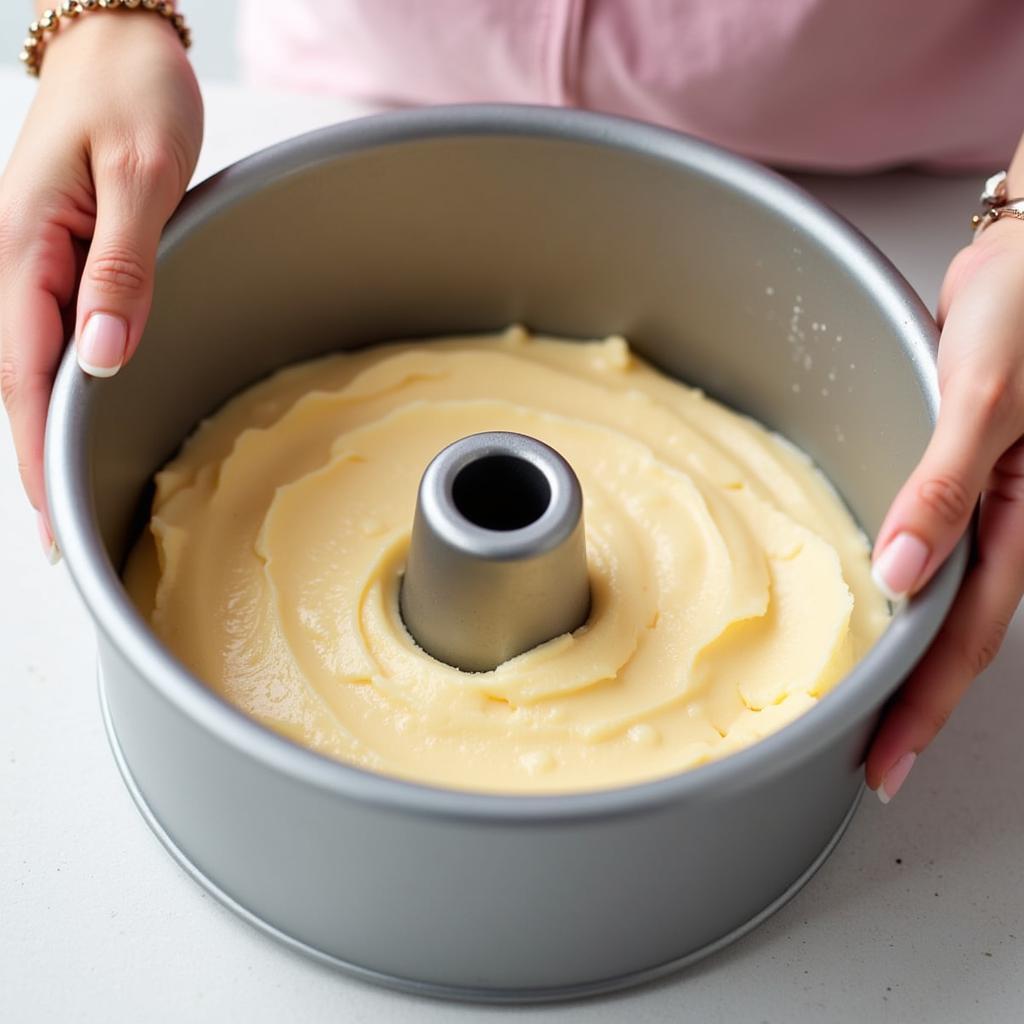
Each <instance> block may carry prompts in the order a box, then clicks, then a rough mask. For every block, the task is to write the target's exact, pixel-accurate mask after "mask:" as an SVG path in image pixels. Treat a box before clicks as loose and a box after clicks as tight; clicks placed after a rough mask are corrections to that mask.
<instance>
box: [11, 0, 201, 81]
mask: <svg viewBox="0 0 1024 1024" xmlns="http://www.w3.org/2000/svg"><path fill="white" fill-rule="evenodd" d="M117 10H122V11H131V10H140V11H152V12H153V13H154V14H159V15H160V17H161V18H165V19H166V20H167V21H169V22H170V23H171V25H172V26H173V27H174V30H175V31H176V32H177V33H178V38H179V39H180V40H181V45H182V46H184V47H185V49H186V50H187V49H188V48H189V47H190V46H191V45H192V33H191V32H190V31H189V28H188V25H186V24H185V17H184V15H181V14H178V13H177V11H175V9H174V3H173V0H63V3H61V4H59V5H58V6H57V7H54V8H52V9H50V10H45V11H43V13H42V14H41V15H40V16H39V19H38V20H37V21H33V22H32V24H31V25H29V27H28V38H27V39H26V40H25V42H24V44H23V45H22V48H21V53H20V54H19V57H20V59H21V62H22V64H24V65H25V70H26V71H27V72H28V73H29V74H30V75H32V76H33V77H37V76H38V75H39V69H40V68H41V67H42V65H43V53H44V51H45V50H46V44H47V42H48V40H49V37H50V36H52V35H53V33H54V32H56V31H57V30H58V29H59V28H60V26H61V24H62V23H63V22H65V21H74V19H75V18H77V17H78V16H79V15H82V14H88V13H90V12H91V11H117Z"/></svg>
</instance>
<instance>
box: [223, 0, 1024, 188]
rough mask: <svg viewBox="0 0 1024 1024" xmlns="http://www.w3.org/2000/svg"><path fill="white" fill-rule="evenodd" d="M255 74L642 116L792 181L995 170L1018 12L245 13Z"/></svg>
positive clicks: (281, 3)
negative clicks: (832, 173)
mask: <svg viewBox="0 0 1024 1024" xmlns="http://www.w3.org/2000/svg"><path fill="white" fill-rule="evenodd" d="M242 5H243V8H244V11H243V18H242V27H241V42H242V53H243V58H244V61H245V66H246V70H247V72H248V75H249V77H250V78H251V79H252V80H253V81H255V82H257V83H259V84H263V85H270V86H275V87H284V88H288V89H297V90H308V91H315V92H319V93H328V94H334V95H338V96H346V97H350V98H353V99H358V100H362V101H369V102H372V103H377V104H384V105H409V104H427V103H454V102H466V101H513V102H524V103H548V104H563V105H569V106H579V107H585V108H588V109H592V110H602V111H608V112H611V113H617V114H626V115H629V116H632V117H639V118H643V119H645V120H648V121H654V122H657V123H660V124H664V125H669V126H671V127H673V128H678V129H680V130H682V131H686V132H691V133H693V134H695V135H699V136H702V137H703V138H706V139H710V140H712V141H713V142H717V143H719V144H721V145H724V146H727V147H729V148H730V149H733V150H737V151H739V152H742V153H745V154H747V155H749V156H753V157H755V158H757V159H760V160H763V161H766V162H768V163H772V164H776V165H781V166H784V167H790V168H806V169H828V170H867V169H872V168H878V167H885V166H890V165H893V164H907V163H913V164H924V165H931V166H933V167H939V168H945V169H950V170H952V169H958V168H963V169H978V170H984V171H992V170H996V169H998V168H1000V167H1003V166H1005V165H1006V164H1007V163H1008V162H1009V159H1010V157H1011V155H1012V153H1013V149H1014V147H1015V145H1016V143H1017V141H1018V140H1019V138H1020V136H1021V133H1022V132H1024V0H332V2H331V3H323V2H320V0H242Z"/></svg>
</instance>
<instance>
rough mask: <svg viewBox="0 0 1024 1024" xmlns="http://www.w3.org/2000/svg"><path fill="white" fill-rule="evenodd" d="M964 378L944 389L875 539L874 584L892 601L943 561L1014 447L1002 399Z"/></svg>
mask: <svg viewBox="0 0 1024 1024" xmlns="http://www.w3.org/2000/svg"><path fill="white" fill-rule="evenodd" d="M969 378H970V375H969V374H966V373H962V374H961V375H960V381H961V383H957V384H952V383H951V386H949V387H948V388H947V390H946V393H945V394H944V395H943V399H942V409H941V413H940V415H939V421H938V423H937V425H936V427H935V432H934V434H933V435H932V438H931V441H930V442H929V444H928V447H927V449H926V450H925V453H924V455H923V457H922V458H921V461H920V462H919V463H918V465H917V467H916V468H915V469H914V471H913V473H912V474H911V475H910V478H909V479H908V480H907V482H906V483H905V484H904V485H903V487H902V488H901V490H900V492H899V494H897V496H896V498H895V500H894V501H893V503H892V506H891V507H890V509H889V512H888V514H887V515H886V518H885V522H884V523H883V524H882V528H881V530H880V531H879V534H878V539H877V541H876V543H875V553H874V559H875V561H874V577H875V582H876V583H877V584H878V586H879V587H880V588H881V589H882V590H883V591H884V592H885V593H886V595H887V596H888V597H889V598H890V599H891V600H894V601H896V600H900V599H901V598H903V597H906V596H907V595H908V594H913V593H915V592H916V591H917V590H919V589H920V588H921V587H922V586H924V584H925V583H927V581H928V580H929V579H930V578H931V576H932V575H933V574H934V572H935V570H936V569H937V568H938V567H939V566H940V565H941V564H942V562H943V561H944V560H945V559H946V557H947V556H948V555H949V553H950V551H952V549H953V547H954V545H955V544H956V542H957V540H958V539H959V538H960V536H961V535H962V534H963V532H964V531H965V529H966V528H967V524H968V522H969V520H970V517H971V513H972V512H973V510H974V507H975V505H976V504H977V502H978V497H979V495H980V494H981V491H982V488H983V487H984V486H985V484H986V482H987V479H988V475H989V472H990V471H991V468H992V466H993V465H994V463H995V461H996V459H997V458H998V457H999V455H1000V453H1001V452H1002V451H1004V450H1005V449H1006V447H1007V446H1008V445H1009V444H1010V443H1011V442H1012V440H1013V438H1012V437H1008V436H1006V435H1007V429H1008V427H1007V425H1006V424H1004V423H1003V422H1001V416H1000V413H999V411H998V408H997V407H998V405H999V403H1000V402H1001V400H1002V399H1001V395H1000V394H998V393H997V392H996V391H994V390H993V391H992V392H989V391H988V390H986V387H985V385H984V384H983V383H981V382H978V381H975V380H974V379H969Z"/></svg>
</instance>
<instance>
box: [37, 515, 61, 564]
mask: <svg viewBox="0 0 1024 1024" xmlns="http://www.w3.org/2000/svg"><path fill="white" fill-rule="evenodd" d="M36 525H37V526H38V527H39V543H40V544H42V546H43V554H44V555H46V560H47V561H48V562H49V563H50V565H56V564H57V563H58V562H59V561H60V548H59V547H57V542H56V541H55V540H54V539H53V534H52V533H50V528H49V526H47V525H46V520H45V519H44V518H43V515H42V513H41V512H37V513H36Z"/></svg>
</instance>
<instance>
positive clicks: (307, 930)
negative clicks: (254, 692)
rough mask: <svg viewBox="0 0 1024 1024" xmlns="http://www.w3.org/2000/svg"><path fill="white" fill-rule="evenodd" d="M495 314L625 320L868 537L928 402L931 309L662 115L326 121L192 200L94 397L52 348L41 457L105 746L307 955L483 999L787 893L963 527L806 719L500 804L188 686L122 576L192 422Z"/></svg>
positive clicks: (835, 806)
mask: <svg viewBox="0 0 1024 1024" xmlns="http://www.w3.org/2000/svg"><path fill="white" fill-rule="evenodd" d="M512 322H522V323H525V324H527V325H528V326H530V327H531V328H534V329H536V330H538V331H544V332H550V333H554V334H563V335H570V336H576V337H596V336H603V335H607V334H609V333H614V332H619V333H622V334H624V335H626V336H627V337H628V338H629V339H630V340H631V342H632V343H633V344H634V346H635V348H636V349H637V350H638V351H639V352H640V353H641V354H643V355H644V356H646V357H647V358H648V359H650V360H652V361H653V362H655V363H656V364H657V365H659V366H660V367H661V368H662V369H664V370H666V371H667V372H669V373H671V374H673V375H676V376H678V377H680V378H681V379H684V380H686V381H688V382H690V383H693V384H697V385H699V386H701V387H703V388H705V389H706V390H707V391H708V392H709V393H711V394H713V395H715V396H716V397H719V398H721V399H723V400H725V401H726V402H729V403H731V404H732V405H734V406H736V407H737V408H740V409H743V410H745V411H746V412H748V413H750V414H751V415H753V416H755V417H757V418H758V419H760V420H762V421H763V422H765V423H767V424H768V425H769V426H770V427H772V428H774V429H777V430H780V431H781V432H783V433H784V434H785V435H786V436H788V437H790V438H791V439H792V440H793V441H795V442H796V443H797V444H799V445H801V446H802V447H803V448H804V449H805V450H806V451H808V452H809V453H810V454H811V455H812V456H813V457H814V458H815V459H816V460H817V462H818V463H819V464H820V465H821V466H822V467H824V469H825V470H826V472H827V473H828V474H829V475H830V477H831V478H832V480H833V481H834V482H835V484H836V486H837V487H838V488H839V490H840V492H841V493H842V495H843V497H844V498H845V500H846V501H847V503H848V504H849V506H850V507H851V509H852V510H853V512H854V514H855V515H856V516H857V518H858V519H859V521H860V522H861V523H862V524H863V525H864V527H865V529H867V530H868V531H869V532H871V531H874V530H875V529H877V527H878V525H879V523H880V522H881V518H882V516H883V514H884V512H885V508H886V506H887V503H888V501H889V500H890V498H891V496H892V495H893V494H894V493H895V491H896V490H897V488H898V486H899V485H900V483H901V482H902V480H903V478H904V476H905V475H906V474H907V473H908V472H909V470H910V469H911V468H912V466H913V465H914V463H915V461H916V459H917V457H918V455H919V453H920V452H921V450H922V449H923V447H924V444H925V442H926V440H927V438H928V436H929V433H930V430H931V426H932V423H933V421H934V416H935V411H936V407H937V389H936V381H935V371H934V346H935V340H936V330H935V326H934V324H933V322H932V320H931V318H930V316H929V314H928V312H927V310H926V309H925V308H924V306H923V305H922V304H921V302H920V301H919V300H918V298H917V297H916V296H915V295H914V294H913V293H912V291H911V289H910V288H909V286H908V285H907V284H906V282H905V281H904V280H903V279H902V278H901V277H900V276H899V274H898V273H897V272H896V271H895V269H894V268H893V267H892V266H891V265H890V264H889V263H888V262H887V261H886V260H885V259H884V258H883V257H882V256H881V255H880V254H879V253H878V252H877V251H876V250H875V249H873V248H872V246H871V245H870V244H869V243H867V242H866V241H865V240H864V239H863V238H862V237H861V236H859V235H858V234H857V233H856V232H855V231H854V230H853V229H851V228H850V227H849V226H848V225H847V224H846V223H844V222H843V221H842V220H840V219H839V218H838V217H836V216H835V215H833V214H832V213H830V212H829V211H827V210H826V209H825V208H823V207H822V206H821V205H820V204H818V203H817V202H816V201H814V200H813V199H811V198H810V197H809V196H807V195H806V194H805V193H803V192H802V191H800V190H799V189H797V188H796V187H794V186H793V185H791V184H789V183H788V182H786V181H784V180H783V179H782V178H780V177H778V176H776V175H774V174H772V173H771V172H769V171H766V170H764V169H763V168H761V167H758V166H756V165H754V164H751V163H749V162H746V161H744V160H741V159H738V158H736V157H734V156H731V155H729V154H727V153H725V152H723V151H722V150H719V149H717V148H715V147H712V146H710V145H707V144H705V143H702V142H699V141H696V140H694V139H690V138H686V137H683V136H680V135H678V134H675V133H671V132H667V131H663V130H659V129H656V128H653V127H649V126H646V125H642V124H638V123H633V122H628V121H624V120H619V119H615V118H610V117H604V116H600V115H595V114H586V113H581V112H575V111H564V110H556V109H542V108H528V107H527V108H524V107H503V106H469V107H453V108H434V109H427V110H422V111H414V112H402V113H394V114H388V115H383V116H380V117H375V118H370V119H367V120H363V121H357V122H351V123H347V124H343V125H339V126H337V127H334V128H329V129H326V130H324V131H320V132H315V133H313V134H310V135H307V136H303V137H301V138H297V139H294V140H292V141H289V142H287V143H284V144H282V145H280V146H276V147H274V148H272V149H270V150H267V151H265V152H263V153H260V154H258V155H256V156H253V157H251V158H249V159H247V160H245V161H243V162H241V163H239V164H237V165H235V166H233V167H230V168H228V169H227V170H226V171H224V172H222V173H221V174H219V175H217V176H216V177H215V178H213V179H211V180H210V181H208V182H206V183H204V184H203V185H201V186H199V187H198V188H197V189H195V190H194V191H192V192H191V193H190V194H189V196H188V197H187V198H186V200H185V202H184V203H183V205H182V207H181V209H180V210H179V212H178V213H177V214H176V216H175V217H174V219H173V220H172V222H171V223H170V225H169V226H168V228H167V230H166V232H165V235H164V239H163V242H162V245H161V249H160V257H159V271H158V281H157V290H156V297H155V302H154V307H153V314H152V318H151V321H150V325H149V327H148V329H147V332H146V338H145V341H144V344H143V345H142V348H141V350H140V351H139V353H138V355H137V356H136V357H135V359H134V360H133V361H132V363H131V364H130V365H129V366H127V367H126V368H125V369H124V370H123V371H122V372H121V373H120V374H118V376H117V377H115V378H113V379H111V380H107V381H98V380H92V379H88V378H86V377H85V376H84V375H83V374H82V373H81V372H80V371H79V370H78V368H77V366H76V365H75V362H74V359H73V356H72V355H71V354H69V355H68V356H67V358H66V359H65V361H64V364H63V366H62V368H61V370H60V373H59V376H58V379H57V383H56V387H55V391H54V395H53V400H52V406H51V412H50V421H49V428H48V437H47V453H46V461H47V480H48V487H49V498H50V503H51V512H52V516H53V519H54V524H55V527H56V532H57V535H58V538H59V542H60V545H61V548H62V550H63V552H64V556H65V559H66V561H67V565H68V567H69V570H70V572H71V575H72V577H73V579H74V581H75V584H76V585H77V587H78V589H79V591H80V593H81V595H82V598H83V600H84V602H85V604H86V606H87V607H88V609H89V612H90V614H91V615H92V617H93V619H94V620H95V623H96V627H97V632H98V636H99V651H100V668H101V675H102V680H103V682H102V689H103V703H104V709H105V714H106V715H107V718H108V723H109V731H110V735H111V740H112V743H113V745H114V747H115V751H116V754H117V757H118V759H119V762H120V764H121V766H122V770H123V772H124V774H125V778H126V780H127V781H128V784H129V786H130V788H131V789H132V792H133V793H134V795H135V797H136V800H137V801H138V802H139V804H140V807H141V808H142V809H143V812H144V814H145V816H146V818H147V820H148V821H149V822H150V824H151V825H152V826H153V827H154V829H155V830H156V831H157V832H158V834H159V835H160V836H161V838H162V840H163V841H164V843H165V844H166V845H167V846H168V847H169V848H170V849H172V851H173V852H174V853H175V856H176V857H177V858H178V859H179V861H181V862H182V863H183V864H185V865H186V866H187V867H188V869H189V871H190V872H191V873H192V874H193V876H194V877H196V878H197V879H199V880H200V882H201V883H202V884H203V885H205V886H206V887H207V888H208V889H210V891H212V892H214V893H215V894H217V895H218V896H219V897H220V898H221V899H222V900H223V901H224V902H225V903H227V904H228V905H229V906H231V907H233V908H234V909H236V910H238V911H239V913H241V914H242V915H243V916H244V917H245V918H247V919H248V920H249V921H251V922H254V923H257V924H259V925H260V926H261V927H262V928H264V929H265V930H266V931H268V932H269V933H271V934H273V935H275V936H276V937H278V938H280V939H283V940H285V941H286V942H288V943H289V944H291V945H293V946H296V947H298V948H301V949H303V950H305V951H306V952H308V953H310V954H312V955H314V956H316V957H318V958H319V959H321V960H324V961H327V962H330V963H332V964H336V965H338V966H341V967H346V968H348V969H350V970H352V971H355V972H356V973H359V974H361V975H363V976H366V977H371V978H374V979H376V980H378V981H384V982H386V983H389V984H393V985H396V986H400V987H403V988H407V989H411V990H414V991H419V992H424V993H429V994H433V995H444V996H452V997H460V998H471V999H486V1000H533V999H556V998H565V997H571V996H577V995H582V994H588V993H593V992H598V991H602V990H607V989H611V988H617V987H621V986H625V985H628V984H631V983H635V982H637V981H640V980H644V979H646V978H649V977H651V976H653V975H654V974H657V973H659V972H662V971H665V970H668V969H670V968H672V967H673V966H678V965H680V964H682V963H686V962H688V961H690V960H693V959H695V958H696V957H698V956H700V955H702V954H704V953H706V952H708V951H711V950H713V949H715V948H717V947H718V946H720V945H721V944H723V943H724V942H725V941H727V940H728V939H729V938H731V937H735V936H736V935H738V934H740V933H742V932H743V931H744V930H746V929H747V928H749V927H750V926H752V924H754V923H756V922H757V921H758V920H760V919H762V918H763V917H764V916H765V915H766V914H767V913H768V912H770V910H771V909H772V908H774V907H775V906H777V905H779V904H780V903H781V902H782V901H783V900H784V899H785V898H786V897H787V896H788V895H791V894H792V893H793V892H794V891H796V889H797V888H799V886H800V884H802V882H803V881H804V880H805V879H806V878H807V877H809V874H810V873H811V872H812V871H813V869H814V867H815V866H816V865H817V864H818V863H820V861H821V860H822V859H823V857H824V856H825V855H826V854H827V852H828V850H829V849H830V848H831V846H832V844H833V843H834V842H835V841H836V839H837V837H838V835H839V834H840V832H841V830H842V828H843V826H844V824H845V822H846V821H847V820H848V819H849V816H850V814H851V812H852V808H853V806H854V804H855V802H856V799H857V797H858V795H859V792H860V790H861V785H862V782H861V780H862V759H863V755H864V752H865V748H866V744H867V742H868V740H869V737H870V735H871V732H872V730H873V728H874V725H875V723H876V721H877V716H878V713H879V710H880V708H881V707H882V705H883V704H884V702H885V701H886V699H887V698H888V697H889V696H890V695H891V694H892V693H893V692H894V690H895V689H896V688H897V687H898V686H899V684H900V682H901V680H902V679H903V678H904V677H905V676H906V674H907V672H908V671H909V670H910V668H911V667H912V666H913V665H914V663H915V662H916V661H917V659H918V658H919V657H920V655H921V654H922V652H923V651H924V650H925V648H926V647H927V645H928V643H929V642H930V640H931V639H932V637H933V636H934V634H935V633H936V631H937V630H938V628H939V626H940V624H941V621H942V619H943V616H944V615H945V613H946V611H947V610H948V608H949V606H950V603H951V601H952V599H953V597H954V594H955V591H956V589H957V586H958V584H959V581H960V579H961V576H962V573H963V570H964V566H965V562H966V548H965V546H964V545H961V546H960V547H959V548H958V549H957V550H956V552H955V553H954V555H953V556H952V557H951V559H950V560H949V561H948V562H947V564H946V565H945V567H944V568H943V569H942V570H941V571H940V572H939V574H938V575H937V577H936V578H935V580H934V582H933V583H932V584H931V585H930V586H929V587H928V588H927V589H926V590H925V592H924V593H923V594H921V595H920V596H919V597H917V598H916V599H915V600H913V601H912V602H910V603H909V604H908V605H907V606H906V607H905V608H903V609H901V610H900V611H899V612H898V614H897V615H896V616H895V618H894V620H893V622H892V625H891V626H890V627H889V629H888V631H887V632H886V633H885V634H884V635H883V636H882V638H881V639H880V640H879V642H878V643H877V644H876V646H875V647H874V649H873V650H872V651H871V652H870V653H869V654H868V655H867V657H865V658H864V659H863V661H861V662H860V663H859V664H858V665H857V666H856V667H855V668H854V670H853V671H852V672H851V673H850V674H849V676H848V677H847V678H846V679H844V680H843V681H842V682H841V683H840V684H839V685H838V686H837V687H836V689H835V690H834V691H833V692H832V693H830V694H829V695H828V696H827V697H826V698H824V699H823V700H822V701H821V702H820V703H819V704H818V705H817V706H816V707H815V708H813V709H812V710H811V711H810V712H809V713H808V714H806V715H805V716H803V717H802V718H800V719H799V720H797V721H796V722H794V723H792V724H791V725H789V726H787V727H786V728H784V729H783V730H781V731H780V732H778V733H776V734H775V735H773V736H770V737H769V738H767V739H766V740H764V741H762V742H760V743H758V744H757V745H755V746H753V747H751V748H749V749H747V750H744V751H742V752H740V753H737V754H735V755H733V756H730V757H728V758H726V759H724V760H721V761H718V762H715V763H713V764H710V765H707V766H704V767H701V768H699V769H697V770H694V771H690V772H687V773H685V774H681V775H678V776H675V777H672V778H666V779H662V780H659V781H655V782H650V783H646V784H643V785H635V786H630V787H625V788H620V789H616V790H609V791H601V792H590V793H580V794H567V795H558V796H547V797H525V796H493V795H484V794H479V793H469V792H455V791H449V790H442V789H436V788H431V787H427V786H420V785H416V784H413V783H409V782H405V781H400V780H396V779H392V778H387V777H384V776H380V775H375V774H372V773H369V772H366V771H363V770H360V769H358V768H354V767H351V766H348V765H344V764H340V763H335V762H333V761H330V760H327V759H325V758H323V757H320V756H318V755H316V754H314V753H311V752H309V751H307V750H304V749H302V748H300V747H298V746H296V745H294V744H292V743H290V742H289V741H287V740H285V739H283V738H281V737H280V736H277V735H275V734H273V733H271V732H269V731H267V730H266V729H264V728H263V727H261V726H260V725H258V724H256V723H255V722H253V721H251V720H249V719H248V718H246V717H245V716H244V715H242V714H241V713H240V712H238V711H237V710H235V709H234V708H232V707H230V706H228V705H227V704H225V703H224V702H222V701H221V700H220V699H219V698H218V697H216V696H215V695H214V694H213V693H211V692H210V691H209V690H208V689H207V688H206V687H205V686H204V685H203V683H202V682H201V681H200V680H198V679H196V678H193V677H192V676H190V674H189V673H188V672H187V671H186V670H185V669H184V668H183V667H182V666H181V665H180V664H179V663H178V662H177V661H176V660H175V658H174V657H173V655H171V654H170V653H169V652H168V651H167V650H166V649H165V648H164V647H163V646H162V645H161V644H160V643H159V642H158V641H157V640H156V638H155V637H154V635H153V634H152V632H151V631H150V629H149V628H148V627H147V625H146V623H145V622H144V621H143V619H142V618H141V617H140V615H139V614H138V612H137V611H136V610H135V608H134V606H133V605H132V603H131V601H130V600H129V598H128V596H127V594H126V593H125V591H124V589H123V587H122V585H121V582H120V578H119V575H118V574H119V569H120V567H121V566H122V564H123V562H124V559H125V556H126V553H127V552H128V550H129V548H130V546H131V544H132V543H133V541H134V539H135V538H136V537H137V535H138V531H139V529H140V527H141V524H142V523H143V522H144V520H145V517H146V512H147V504H148V500H149V497H150V494H151V491H150V487H149V481H150V480H151V478H152V475H153V473H154V471H155V470H157V469H158V468H159V467H160V466H161V465H162V464H163V463H164V462H165V461H166V460H167V458H168V457H170V456H171V455H172V454H173V453H174V452H175V450H176V448H177V447H178V446H179V444H180V443H181V441H182V439H183V438H184V437H185V436H186V435H187V434H188V433H189V432H190V431H191V430H192V428H193V427H194V426H195V424H196V423H197V422H198V421H199V420H200V419H201V418H202V417H204V416H206V415H208V414H209V413H211V412H212V411H213V410H215V409H216V408H217V407H218V406H219V405H220V404H221V403H222V402H223V401H224V400H225V399H226V398H228V397H229V396H230V395H232V394H234V393H236V392H237V391H238V390H239V389H240V388H243V387H245V386H246V385H248V384H250V383H252V382H254V381H256V380H257V379H259V378H261V377H263V376H264V375H266V374H267V373H269V372H271V371H273V370H275V369H277V368H279V367H281V366H284V365H286V364H288V363H293V362H295V361H297V360H301V359H306V358H308V357H311V356H316V355H319V354H321V353H324V352H328V351H331V350H336V349H339V348H347V347H352V346H356V345H363V344H367V343H371V342H375V341H381V340H386V339H393V338H399V337H410V336H430V335H437V334H442V333H454V332H464V331H482V330H491V329H498V328H501V327H504V326H505V325H507V324H509V323H512Z"/></svg>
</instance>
